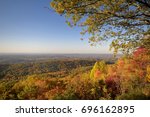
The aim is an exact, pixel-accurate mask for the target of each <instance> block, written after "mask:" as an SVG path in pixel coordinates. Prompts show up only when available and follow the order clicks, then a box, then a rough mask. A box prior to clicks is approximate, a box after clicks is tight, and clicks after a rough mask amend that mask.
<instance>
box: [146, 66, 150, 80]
mask: <svg viewBox="0 0 150 117" xmlns="http://www.w3.org/2000/svg"><path fill="white" fill-rule="evenodd" d="M146 79H147V81H148V82H150V65H148V66H147V75H146Z"/></svg>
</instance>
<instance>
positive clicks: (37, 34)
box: [0, 0, 111, 54]
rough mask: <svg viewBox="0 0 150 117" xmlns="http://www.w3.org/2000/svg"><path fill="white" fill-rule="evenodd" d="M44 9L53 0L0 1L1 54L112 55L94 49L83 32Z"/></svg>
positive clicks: (106, 45)
mask: <svg viewBox="0 0 150 117" xmlns="http://www.w3.org/2000/svg"><path fill="white" fill-rule="evenodd" d="M45 7H50V0H0V53H98V54H103V53H111V52H110V51H109V44H104V45H103V46H102V45H101V46H96V47H91V46H90V44H89V43H88V39H85V40H84V41H82V40H80V38H81V37H82V36H81V35H80V31H81V29H80V28H79V27H73V28H71V27H69V26H68V25H67V24H66V23H65V18H64V17H63V16H60V15H58V14H57V13H55V12H53V11H50V10H49V9H47V8H45Z"/></svg>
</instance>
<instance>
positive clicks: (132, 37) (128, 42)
mask: <svg viewBox="0 0 150 117" xmlns="http://www.w3.org/2000/svg"><path fill="white" fill-rule="evenodd" d="M50 5H51V7H52V8H54V10H55V11H56V12H57V13H59V14H60V15H65V17H66V19H67V21H66V22H67V23H68V25H70V26H76V25H77V26H81V27H82V29H83V30H82V32H81V34H83V35H85V34H88V35H89V42H90V43H91V45H96V44H99V43H101V42H103V41H108V40H110V41H111V42H112V43H111V46H110V47H111V48H113V49H114V52H117V51H118V50H121V51H123V52H128V51H129V50H132V49H134V48H136V47H137V46H139V44H138V43H139V42H140V41H141V39H143V37H144V34H145V33H149V30H150V0H52V1H51V3H50Z"/></svg>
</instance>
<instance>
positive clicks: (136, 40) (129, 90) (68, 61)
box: [0, 0, 150, 100]
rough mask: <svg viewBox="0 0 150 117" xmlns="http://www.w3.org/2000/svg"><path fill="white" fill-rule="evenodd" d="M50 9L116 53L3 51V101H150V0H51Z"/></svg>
mask: <svg viewBox="0 0 150 117" xmlns="http://www.w3.org/2000/svg"><path fill="white" fill-rule="evenodd" d="M49 9H50V10H52V11H53V13H57V15H58V16H59V15H60V18H61V17H65V19H66V23H67V24H68V25H69V26H70V27H71V28H74V27H75V28H76V27H80V28H82V31H81V32H80V33H81V37H83V38H81V40H85V39H88V42H89V46H101V45H102V44H103V42H109V43H110V46H109V47H110V50H111V51H113V53H112V54H33V55H29V54H22V55H16V54H11V55H10V54H1V55H0V99H1V100H12V99H13V100H43V99H44V100H149V99H150V1H149V0H71V1H69V0H51V2H50V8H49ZM57 30H58V29H57ZM70 30H71V29H70Z"/></svg>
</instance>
